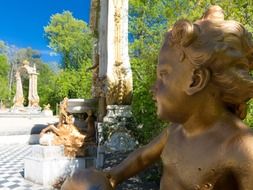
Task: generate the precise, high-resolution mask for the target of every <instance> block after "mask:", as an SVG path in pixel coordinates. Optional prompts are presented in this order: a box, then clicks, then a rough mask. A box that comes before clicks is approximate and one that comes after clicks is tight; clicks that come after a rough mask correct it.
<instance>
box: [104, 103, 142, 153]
mask: <svg viewBox="0 0 253 190" xmlns="http://www.w3.org/2000/svg"><path fill="white" fill-rule="evenodd" d="M101 125H103V128H102V129H103V137H102V139H100V142H101V141H102V142H103V141H104V140H105V142H104V145H105V148H107V149H109V150H110V151H122V152H126V151H130V150H133V149H134V148H135V147H136V146H137V144H138V142H136V141H135V139H134V138H133V137H132V136H131V131H130V130H129V128H128V127H129V126H132V125H134V123H133V116H132V112H131V106H128V105H108V106H107V115H106V116H105V117H104V119H103V124H101ZM100 138H101V137H100Z"/></svg>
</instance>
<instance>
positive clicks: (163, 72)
mask: <svg viewBox="0 0 253 190" xmlns="http://www.w3.org/2000/svg"><path fill="white" fill-rule="evenodd" d="M167 75H168V72H166V71H161V72H160V73H159V76H160V78H165V77H166V76H167Z"/></svg>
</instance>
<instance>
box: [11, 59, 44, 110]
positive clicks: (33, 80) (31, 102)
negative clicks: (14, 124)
mask: <svg viewBox="0 0 253 190" xmlns="http://www.w3.org/2000/svg"><path fill="white" fill-rule="evenodd" d="M29 64H30V63H29V62H28V61H27V60H24V61H23V62H22V65H21V66H20V67H19V68H18V69H17V71H16V94H15V96H14V99H13V102H14V106H13V107H14V108H17V107H24V105H23V103H24V96H23V87H22V80H21V76H20V75H21V74H22V73H23V72H27V74H28V75H29V92H28V107H30V108H38V109H40V106H39V96H38V92H37V76H38V73H37V71H36V67H35V65H34V66H33V67H31V66H30V65H29Z"/></svg>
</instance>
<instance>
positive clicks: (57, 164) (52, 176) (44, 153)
mask: <svg viewBox="0 0 253 190" xmlns="http://www.w3.org/2000/svg"><path fill="white" fill-rule="evenodd" d="M95 166H96V158H95V157H82V158H72V159H70V158H67V157H65V156H64V147H63V146H41V145H33V146H32V152H31V154H30V156H28V157H26V158H25V168H24V175H25V178H26V179H27V180H29V181H31V182H33V183H37V184H41V185H43V186H52V185H54V184H55V183H57V182H58V181H59V180H61V179H63V178H65V177H66V176H67V175H69V174H70V173H71V172H73V171H75V170H76V169H84V168H89V167H95Z"/></svg>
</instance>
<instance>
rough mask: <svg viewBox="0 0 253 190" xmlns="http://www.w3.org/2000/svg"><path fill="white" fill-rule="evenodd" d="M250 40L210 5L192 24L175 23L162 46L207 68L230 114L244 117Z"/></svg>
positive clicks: (250, 84)
mask: <svg viewBox="0 0 253 190" xmlns="http://www.w3.org/2000/svg"><path fill="white" fill-rule="evenodd" d="M251 38H252V37H251V34H250V33H249V32H247V30H246V29H245V28H244V27H243V26H242V24H240V23H238V22H236V21H232V20H224V14H223V10H222V9H221V8H220V7H218V6H212V7H211V8H209V9H208V11H207V12H206V13H205V14H204V16H203V17H202V19H201V20H198V21H196V22H195V23H191V22H190V21H188V20H179V21H178V22H176V23H175V25H174V26H173V28H172V30H170V31H169V32H168V33H167V36H166V39H165V43H168V44H169V45H170V46H176V48H178V49H180V50H181V55H180V60H181V61H182V60H184V59H188V60H189V61H190V62H191V63H192V64H193V65H195V66H196V67H197V68H199V67H205V68H207V69H208V70H209V71H210V74H211V82H212V83H213V84H215V85H216V86H217V87H218V89H219V90H220V95H221V99H222V101H223V102H224V103H225V104H226V106H227V107H228V108H229V110H230V111H232V112H233V113H235V114H236V115H238V116H239V117H240V118H244V117H245V115H246V112H245V107H246V106H245V105H246V102H247V101H248V100H249V99H250V98H252V97H253V79H252V77H251V76H250V69H252V68H253V67H252V66H253V43H252V39H251Z"/></svg>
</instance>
